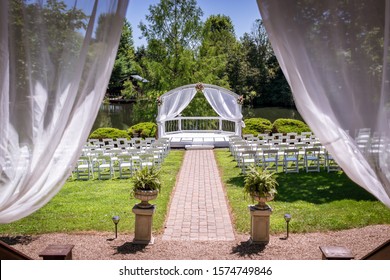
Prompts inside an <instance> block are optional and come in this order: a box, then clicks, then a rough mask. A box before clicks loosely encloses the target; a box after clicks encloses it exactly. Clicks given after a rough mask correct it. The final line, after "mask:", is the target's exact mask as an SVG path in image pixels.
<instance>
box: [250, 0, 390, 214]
mask: <svg viewBox="0 0 390 280" xmlns="http://www.w3.org/2000/svg"><path fill="white" fill-rule="evenodd" d="M258 5H259V8H260V12H261V16H262V19H263V21H264V24H265V27H266V30H267V32H268V35H269V38H270V41H271V44H272V47H273V49H274V51H275V54H276V56H277V58H278V61H279V64H280V66H281V67H282V69H283V72H284V74H285V76H286V78H287V80H288V82H289V84H290V86H291V89H292V92H293V95H294V99H295V104H296V106H297V108H298V110H299V112H300V114H301V115H302V117H303V118H304V119H305V121H306V122H307V123H308V124H309V126H310V127H311V128H312V130H313V131H314V133H315V134H316V135H317V136H318V137H319V138H320V141H321V142H322V144H324V145H325V146H326V148H327V149H328V150H329V151H330V153H331V154H332V155H333V156H334V157H335V158H336V160H337V162H338V163H339V164H340V165H341V167H342V168H343V170H344V171H345V172H346V173H347V174H348V176H349V177H350V178H351V179H353V180H354V181H355V182H357V183H358V184H359V185H360V186H362V187H363V188H365V189H366V190H367V191H369V192H371V193H372V194H373V195H375V196H376V197H377V198H378V199H379V200H380V201H382V202H383V203H384V204H385V205H387V206H388V207H390V145H389V143H390V126H389V116H390V115H389V110H390V109H389V108H390V107H389V104H390V103H389V95H390V91H389V80H390V75H389V73H390V72H389V66H390V56H389V53H388V52H389V48H390V44H389V40H390V1H389V0H377V1H370V0H358V1H346V0H345V1H344V0H341V1H340V0H329V1H316V0H308V1H284V0H258Z"/></svg>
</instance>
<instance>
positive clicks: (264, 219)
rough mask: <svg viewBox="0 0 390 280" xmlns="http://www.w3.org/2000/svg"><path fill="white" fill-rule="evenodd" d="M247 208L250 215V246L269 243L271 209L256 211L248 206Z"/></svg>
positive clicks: (251, 206)
mask: <svg viewBox="0 0 390 280" xmlns="http://www.w3.org/2000/svg"><path fill="white" fill-rule="evenodd" d="M248 208H249V211H250V214H251V239H250V242H251V244H261V245H267V244H268V242H269V218H270V215H271V214H272V209H271V207H268V208H266V209H257V208H256V207H254V206H253V205H250V206H248Z"/></svg>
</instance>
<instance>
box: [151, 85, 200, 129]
mask: <svg viewBox="0 0 390 280" xmlns="http://www.w3.org/2000/svg"><path fill="white" fill-rule="evenodd" d="M195 94H196V89H195V88H184V89H180V90H177V91H174V92H172V93H168V94H167V95H166V96H163V97H161V102H162V104H161V106H160V108H159V114H158V117H157V121H158V122H162V121H166V120H170V119H172V118H174V117H176V116H177V115H178V114H180V113H181V112H182V111H183V110H184V109H185V108H186V107H187V106H188V104H190V102H191V100H192V99H193V98H194V96H195Z"/></svg>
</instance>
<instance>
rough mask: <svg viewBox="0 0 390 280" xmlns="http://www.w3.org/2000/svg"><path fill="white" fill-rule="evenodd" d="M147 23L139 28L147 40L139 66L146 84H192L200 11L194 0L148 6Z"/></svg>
mask: <svg viewBox="0 0 390 280" xmlns="http://www.w3.org/2000/svg"><path fill="white" fill-rule="evenodd" d="M149 12H150V14H149V15H146V20H147V22H148V24H145V23H143V22H141V23H140V25H139V27H140V29H141V32H142V34H143V36H144V37H145V38H146V40H147V42H148V46H147V51H146V57H145V59H143V60H142V65H143V66H144V67H145V68H146V69H145V71H146V73H147V76H148V80H150V84H149V85H148V86H149V87H152V88H154V89H159V90H169V89H172V88H175V87H178V86H180V85H183V84H188V83H191V82H192V83H194V82H196V81H193V78H194V76H193V68H194V56H195V53H194V51H195V47H196V46H197V45H198V44H199V38H200V34H201V26H202V23H201V16H202V15H203V12H202V10H201V9H200V8H199V7H198V6H197V3H196V1H195V0H185V1H184V0H175V1H173V0H161V1H160V2H159V3H157V4H156V5H150V6H149Z"/></svg>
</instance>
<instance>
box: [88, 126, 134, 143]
mask: <svg viewBox="0 0 390 280" xmlns="http://www.w3.org/2000/svg"><path fill="white" fill-rule="evenodd" d="M89 138H90V139H100V140H101V139H103V138H110V139H117V138H129V134H128V133H127V131H126V130H120V129H117V128H112V127H101V128H98V129H96V130H95V131H94V132H92V133H91V135H89Z"/></svg>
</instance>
